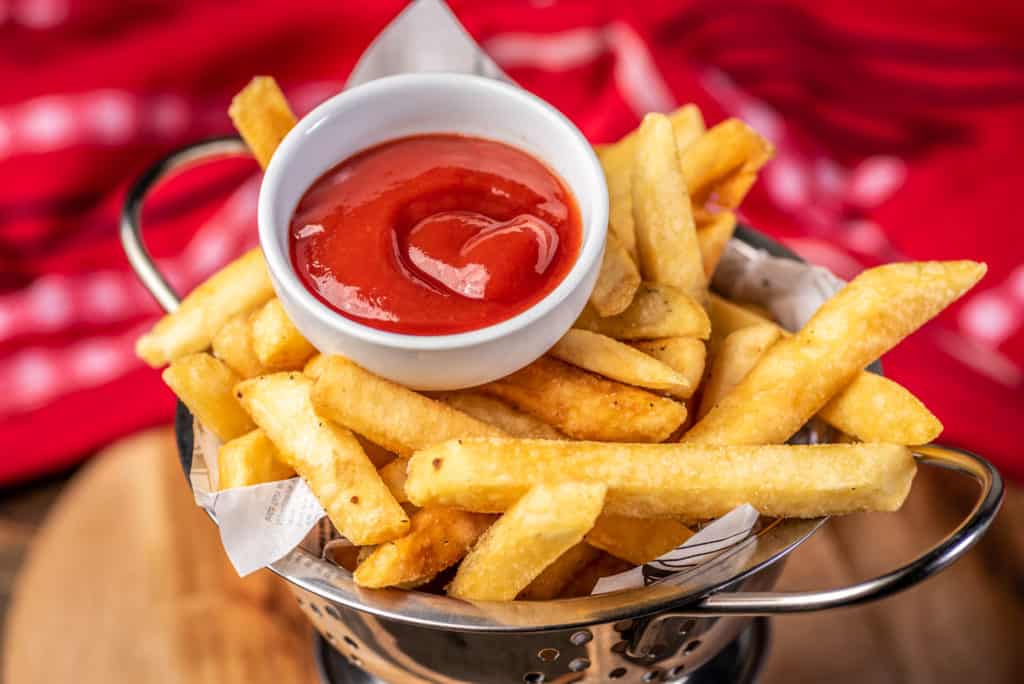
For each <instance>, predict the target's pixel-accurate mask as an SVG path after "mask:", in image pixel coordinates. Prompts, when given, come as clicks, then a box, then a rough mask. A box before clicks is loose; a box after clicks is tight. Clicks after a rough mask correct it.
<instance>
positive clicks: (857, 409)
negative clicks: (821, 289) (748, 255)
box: [708, 295, 942, 444]
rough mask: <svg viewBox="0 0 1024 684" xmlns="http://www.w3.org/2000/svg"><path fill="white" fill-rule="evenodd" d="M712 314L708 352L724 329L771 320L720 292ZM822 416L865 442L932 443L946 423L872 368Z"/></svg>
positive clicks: (826, 408) (846, 389)
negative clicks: (729, 299)
mask: <svg viewBox="0 0 1024 684" xmlns="http://www.w3.org/2000/svg"><path fill="white" fill-rule="evenodd" d="M710 314H711V320H712V321H713V330H714V334H713V335H712V336H711V341H710V342H709V345H708V346H709V354H710V353H711V352H710V349H711V347H712V346H713V344H712V343H714V342H715V340H716V338H717V336H718V333H719V331H722V333H723V334H724V335H728V334H729V333H732V332H734V331H736V330H739V329H741V328H744V327H747V326H751V325H761V324H765V323H770V321H768V320H767V319H765V318H762V317H760V316H758V315H757V314H756V313H754V312H752V311H750V310H749V309H747V308H745V307H743V306H740V305H739V304H734V303H733V302H730V301H728V300H726V299H722V298H721V297H718V296H717V295H712V296H711V310H710ZM779 331H780V332H781V333H782V335H784V336H789V334H790V333H788V332H786V331H785V330H783V329H782V328H779ZM876 407H877V408H878V410H876ZM818 416H819V417H820V418H821V419H822V420H824V421H825V422H827V423H828V424H829V425H831V426H832V427H834V428H836V429H838V430H840V431H842V432H844V433H846V434H848V435H852V436H854V437H856V438H857V439H858V440H860V441H861V442H893V443H895V444H927V443H928V442H931V441H933V440H934V439H935V438H936V437H938V436H939V435H940V434H942V423H941V422H940V421H939V419H938V418H936V417H935V415H934V414H933V413H932V412H931V411H929V410H928V407H926V406H925V405H924V404H922V403H921V400H920V399H918V398H917V397H915V396H914V395H913V394H911V392H910V391H909V390H907V389H906V388H905V387H903V386H902V385H900V384H898V383H896V382H894V381H892V380H890V379H888V378H884V377H881V376H879V375H875V374H874V373H869V372H868V371H861V372H860V373H858V374H857V377H856V378H855V379H854V381H853V382H851V383H850V384H849V385H847V386H846V387H844V388H843V389H842V390H840V392H839V394H837V395H836V396H835V397H833V398H832V400H831V401H829V403H828V404H826V405H825V406H824V408H822V409H821V411H819V412H818Z"/></svg>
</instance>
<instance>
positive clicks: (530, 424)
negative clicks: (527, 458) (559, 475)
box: [436, 390, 565, 439]
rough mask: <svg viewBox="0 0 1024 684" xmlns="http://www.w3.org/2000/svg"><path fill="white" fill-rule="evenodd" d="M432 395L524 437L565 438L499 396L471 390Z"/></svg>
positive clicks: (457, 408)
mask: <svg viewBox="0 0 1024 684" xmlns="http://www.w3.org/2000/svg"><path fill="white" fill-rule="evenodd" d="M436 398H437V399H439V400H440V401H443V402H444V403H446V404H448V405H449V406H451V407H452V408H454V409H456V410H458V411H462V412H463V413H465V414H467V415H470V416H473V417H474V418H476V419H477V420H482V421H483V422H485V423H487V424H488V425H493V426H494V427H496V428H499V429H501V430H504V431H505V432H506V433H507V434H508V435H511V436H512V437H522V438H524V439H565V435H563V434H562V433H561V432H559V431H558V430H556V429H555V428H553V427H551V426H550V425H548V424H547V423H545V422H544V421H542V420H540V419H538V418H535V417H533V416H531V415H530V414H529V413H523V412H522V411H519V410H517V409H514V408H512V407H511V406H509V405H508V404H506V403H505V402H503V401H501V400H500V399H495V398H494V397H489V396H487V395H486V394H483V393H481V392H477V391H475V390H458V391H455V392H441V393H439V394H437V395H436Z"/></svg>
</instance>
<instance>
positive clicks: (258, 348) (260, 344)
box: [252, 297, 316, 371]
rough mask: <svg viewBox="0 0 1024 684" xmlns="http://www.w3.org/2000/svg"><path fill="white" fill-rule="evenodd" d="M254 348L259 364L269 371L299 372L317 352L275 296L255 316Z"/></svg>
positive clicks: (253, 323) (253, 322)
mask: <svg viewBox="0 0 1024 684" xmlns="http://www.w3.org/2000/svg"><path fill="white" fill-rule="evenodd" d="M252 347H253V351H255V352H256V357H257V358H258V359H259V361H260V364H262V365H263V366H264V367H265V368H267V369H268V370H270V371H285V370H298V369H300V368H302V366H303V364H304V363H305V362H306V360H307V359H308V358H309V357H311V356H312V355H313V354H314V353H316V349H314V348H313V345H311V344H310V343H309V342H308V341H306V338H305V337H303V336H302V333H300V332H299V329H298V328H296V327H295V324H294V323H292V321H291V319H290V318H288V314H287V313H285V311H284V306H283V305H282V304H281V300H280V299H277V298H276V297H275V298H274V299H271V300H270V301H269V302H267V303H266V304H264V305H263V308H262V309H260V310H259V311H257V312H256V313H255V314H253V317H252Z"/></svg>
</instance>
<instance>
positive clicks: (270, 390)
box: [235, 373, 409, 546]
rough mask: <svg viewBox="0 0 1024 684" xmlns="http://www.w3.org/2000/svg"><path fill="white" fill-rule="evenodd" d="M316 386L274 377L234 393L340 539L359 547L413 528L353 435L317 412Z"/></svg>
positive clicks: (250, 382)
mask: <svg viewBox="0 0 1024 684" xmlns="http://www.w3.org/2000/svg"><path fill="white" fill-rule="evenodd" d="M312 384H313V382H312V381H311V380H310V379H309V378H306V377H304V376H303V375H301V374H299V373H276V374H274V375H264V376H261V377H258V378H253V379H251V380H246V381H244V382H242V383H240V384H239V385H238V387H237V388H236V389H235V391H236V394H237V396H238V398H239V400H240V401H241V403H242V406H243V407H244V408H245V410H246V411H248V412H249V415H250V416H252V419H253V420H254V421H255V422H256V424H257V425H259V426H260V428H262V429H263V431H264V432H265V433H266V435H267V437H269V438H270V441H271V442H273V443H274V446H276V447H277V450H278V452H279V453H280V455H281V458H282V460H284V461H285V462H286V463H287V464H288V465H290V466H291V467H292V468H294V469H295V472H297V473H298V474H299V475H301V476H302V479H304V480H305V481H306V482H307V483H308V484H309V488H310V489H311V490H312V491H313V494H315V495H316V497H317V499H318V500H319V501H320V505H322V506H323V507H324V510H325V511H327V516H328V518H330V520H331V522H332V523H333V524H334V526H335V527H336V528H337V529H338V532H340V533H341V535H342V536H344V537H346V538H348V539H349V540H350V541H351V542H352V543H353V544H356V545H359V546H362V545H367V544H381V543H383V542H386V541H391V540H392V539H396V538H398V537H400V536H402V535H403V534H405V533H406V532H408V530H409V518H408V516H407V515H406V513H405V511H404V510H402V507H401V506H399V505H398V502H396V501H395V499H394V497H393V496H391V493H390V492H389V491H388V488H387V487H386V486H385V485H384V483H383V481H381V478H380V476H379V475H378V474H377V470H376V469H375V468H374V467H373V464H372V463H370V460H369V459H368V458H367V457H366V454H365V453H363V449H362V447H360V446H359V442H358V441H356V438H355V436H354V435H353V434H352V433H351V432H349V431H348V430H346V429H345V428H343V427H340V426H338V425H335V424H333V423H331V422H330V421H328V420H325V419H324V418H322V417H321V416H319V415H318V414H317V413H316V411H315V410H314V409H313V403H312V401H310V389H311V387H312Z"/></svg>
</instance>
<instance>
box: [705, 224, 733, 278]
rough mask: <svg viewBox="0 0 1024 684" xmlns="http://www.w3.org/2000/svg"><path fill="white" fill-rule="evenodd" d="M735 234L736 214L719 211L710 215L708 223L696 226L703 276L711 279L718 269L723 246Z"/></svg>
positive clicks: (723, 249)
mask: <svg viewBox="0 0 1024 684" xmlns="http://www.w3.org/2000/svg"><path fill="white" fill-rule="evenodd" d="M734 232H736V214H734V213H732V212H731V211H720V212H718V213H717V214H712V215H711V217H710V221H709V222H708V223H698V224H697V247H698V248H699V249H700V258H701V263H703V264H704V274H705V275H706V276H707V277H708V279H710V278H711V276H712V275H714V273H715V269H716V268H718V262H719V261H720V260H721V258H722V252H724V251H725V245H726V244H728V242H729V240H730V239H731V238H732V234H733V233H734Z"/></svg>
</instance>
